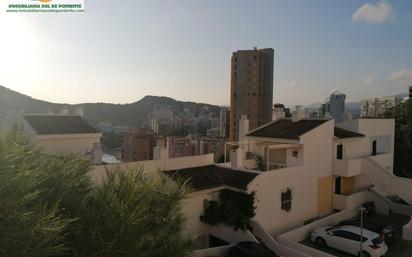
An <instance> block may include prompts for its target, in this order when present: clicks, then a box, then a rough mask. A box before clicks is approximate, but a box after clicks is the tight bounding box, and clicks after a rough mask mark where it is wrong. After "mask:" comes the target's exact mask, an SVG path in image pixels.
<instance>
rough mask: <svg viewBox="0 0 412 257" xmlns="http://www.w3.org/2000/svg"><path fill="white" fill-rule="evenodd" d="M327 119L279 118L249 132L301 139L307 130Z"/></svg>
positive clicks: (253, 134)
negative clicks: (293, 119) (294, 119)
mask: <svg viewBox="0 0 412 257" xmlns="http://www.w3.org/2000/svg"><path fill="white" fill-rule="evenodd" d="M327 121H328V120H326V119H302V120H299V121H292V120H291V119H279V120H276V121H274V122H272V123H269V124H268V125H266V126H264V127H261V128H259V129H256V130H254V131H252V132H250V133H249V134H247V135H248V136H251V137H269V138H282V139H294V140H299V137H300V136H301V135H303V134H305V133H306V132H309V131H310V130H312V129H314V128H316V127H317V126H320V125H322V124H323V123H325V122H327Z"/></svg>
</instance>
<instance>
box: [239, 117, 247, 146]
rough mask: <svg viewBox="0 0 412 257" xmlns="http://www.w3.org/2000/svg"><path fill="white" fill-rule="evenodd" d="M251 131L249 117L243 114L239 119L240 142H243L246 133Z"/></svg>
mask: <svg viewBox="0 0 412 257" xmlns="http://www.w3.org/2000/svg"><path fill="white" fill-rule="evenodd" d="M248 132H249V119H248V118H247V115H242V116H241V117H240V121H239V142H243V141H244V138H245V136H246V134H247V133H248Z"/></svg>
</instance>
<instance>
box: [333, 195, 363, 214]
mask: <svg viewBox="0 0 412 257" xmlns="http://www.w3.org/2000/svg"><path fill="white" fill-rule="evenodd" d="M364 202H365V192H364V191H361V192H358V193H354V194H351V195H338V194H334V195H333V209H335V210H344V209H350V208H355V207H359V206H361V205H362V204H363V203H364Z"/></svg>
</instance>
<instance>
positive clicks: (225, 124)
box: [220, 107, 230, 138]
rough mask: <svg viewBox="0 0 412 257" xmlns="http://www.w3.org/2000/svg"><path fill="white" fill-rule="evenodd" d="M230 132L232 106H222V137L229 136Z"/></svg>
mask: <svg viewBox="0 0 412 257" xmlns="http://www.w3.org/2000/svg"><path fill="white" fill-rule="evenodd" d="M229 133H230V108H229V107H222V109H221V110H220V137H223V138H229V136H230V135H229Z"/></svg>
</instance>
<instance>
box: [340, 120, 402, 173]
mask: <svg viewBox="0 0 412 257" xmlns="http://www.w3.org/2000/svg"><path fill="white" fill-rule="evenodd" d="M336 126H337V127H340V128H343V129H347V130H351V131H355V132H358V133H361V134H364V135H365V137H364V138H359V139H353V140H347V141H342V142H344V143H343V145H344V146H343V148H344V159H356V158H361V157H366V156H369V155H371V152H372V150H371V149H372V140H374V139H377V142H378V153H379V149H388V152H389V154H390V156H389V158H388V162H386V163H382V165H384V166H390V169H389V172H393V154H394V152H393V150H394V136H395V120H393V119H357V120H350V121H345V122H342V123H339V124H337V125H336ZM382 136H384V137H382ZM385 152H386V151H385ZM334 156H336V147H335V148H334Z"/></svg>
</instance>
